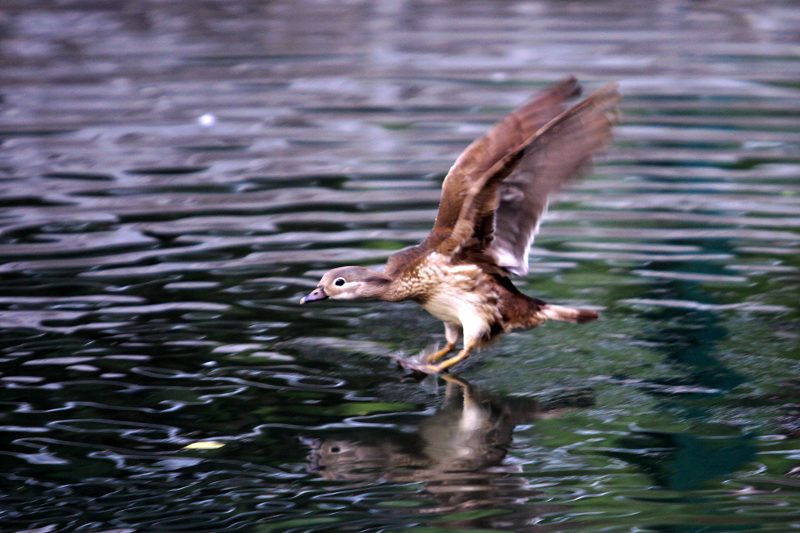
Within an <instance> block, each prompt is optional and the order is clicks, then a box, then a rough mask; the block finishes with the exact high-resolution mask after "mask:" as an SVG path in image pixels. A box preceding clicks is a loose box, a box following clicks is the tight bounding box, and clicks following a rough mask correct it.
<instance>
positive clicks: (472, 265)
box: [300, 77, 620, 374]
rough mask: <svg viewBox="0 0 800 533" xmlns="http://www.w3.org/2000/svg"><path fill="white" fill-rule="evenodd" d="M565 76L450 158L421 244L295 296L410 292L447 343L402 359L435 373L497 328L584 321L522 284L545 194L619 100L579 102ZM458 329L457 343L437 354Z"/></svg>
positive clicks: (587, 152)
mask: <svg viewBox="0 0 800 533" xmlns="http://www.w3.org/2000/svg"><path fill="white" fill-rule="evenodd" d="M579 93H580V86H579V85H578V82H577V80H575V78H572V77H570V78H567V79H565V80H563V81H561V82H559V83H556V84H555V85H552V86H550V87H548V88H547V89H545V90H543V91H542V92H540V93H539V94H537V95H535V96H534V97H533V98H532V99H531V100H529V101H528V102H527V103H525V104H524V105H522V106H521V107H519V108H518V109H516V110H515V111H513V112H512V113H511V114H509V115H508V116H506V117H505V118H504V119H503V120H502V121H501V122H499V123H498V124H496V125H495V126H494V127H492V129H490V130H489V131H488V132H487V133H486V134H485V135H484V136H483V137H480V138H478V139H476V140H475V141H473V142H472V144H470V145H469V146H468V147H467V148H466V149H465V150H464V152H463V153H462V154H461V155H460V156H459V157H458V159H456V162H455V163H454V164H453V166H452V167H451V168H450V171H449V172H448V173H447V176H446V177H445V179H444V182H443V183H442V194H441V198H440V200H439V211H438V213H437V215H436V221H435V222H434V224H433V229H432V230H431V232H430V234H429V235H428V236H427V237H426V238H425V240H423V241H422V242H421V243H420V244H418V245H416V246H412V247H409V248H405V249H403V250H400V251H398V252H396V253H395V254H393V255H392V256H390V257H389V259H388V261H387V263H386V266H385V268H384V270H383V271H377V270H371V269H367V268H364V267H360V266H344V267H339V268H334V269H333V270H330V271H329V272H327V273H326V274H325V275H324V276H322V279H321V280H320V282H319V284H318V285H317V287H316V288H315V289H314V290H313V291H312V292H311V293H310V294H308V295H307V296H305V297H304V298H303V299H302V300H300V303H309V302H317V301H321V300H326V299H331V300H384V301H389V302H399V301H406V300H412V301H415V302H417V303H418V304H420V305H421V306H422V307H423V308H424V309H425V310H426V311H428V312H429V313H430V314H432V315H433V316H435V317H436V318H438V319H439V320H441V321H442V322H444V331H445V338H446V339H447V344H446V345H445V346H444V347H443V348H442V349H441V350H439V351H437V352H435V353H432V354H429V355H427V356H426V357H425V358H424V359H423V360H422V361H421V362H412V361H410V360H409V361H408V362H406V363H404V364H405V366H407V367H409V368H411V369H413V370H418V371H421V372H425V373H429V374H435V373H439V372H442V371H444V370H447V369H449V368H450V367H452V366H453V365H455V364H457V363H459V362H461V361H463V360H464V359H466V358H467V357H468V356H469V354H470V352H471V351H472V350H474V349H475V348H477V347H480V346H482V345H484V344H486V343H488V342H489V341H490V340H492V339H493V338H495V337H497V336H498V335H500V334H502V333H505V332H508V331H511V330H515V329H527V328H534V327H536V326H538V325H539V324H541V323H542V322H545V321H547V320H562V321H567V322H576V323H583V322H588V321H590V320H594V319H596V318H597V316H598V315H597V313H596V312H595V311H592V310H590V309H579V308H574V307H567V306H561V305H554V304H549V303H546V302H544V301H542V300H539V299H537V298H531V297H529V296H527V295H525V294H523V293H522V292H520V291H519V290H518V289H517V288H516V287H515V286H514V284H513V283H512V281H511V276H512V275H517V276H524V275H526V274H527V273H528V251H529V249H530V246H531V243H532V242H533V238H534V236H535V235H536V233H537V231H538V229H539V223H540V222H541V219H542V217H543V216H544V214H545V211H546V210H547V204H548V200H549V198H550V197H551V195H552V194H553V193H554V192H556V191H557V190H558V189H560V188H561V187H562V186H563V185H565V184H567V183H569V182H571V181H575V180H576V179H578V178H579V177H580V175H581V171H582V169H583V168H584V167H585V166H586V164H587V163H588V162H589V160H590V158H591V156H592V154H593V153H595V152H596V151H598V150H600V149H601V148H603V147H604V146H605V145H606V144H607V143H608V142H609V140H610V139H611V128H612V126H613V124H614V123H615V122H616V117H617V106H618V103H619V100H620V95H619V92H618V91H617V87H616V85H615V84H609V85H606V86H604V87H602V88H600V89H599V90H597V91H596V92H594V93H593V94H591V95H590V96H588V97H587V98H586V99H584V100H583V101H581V102H580V103H578V104H576V105H574V106H572V107H567V106H566V104H565V102H566V101H567V100H568V99H570V98H572V97H575V96H577V95H578V94H579ZM462 334H463V337H464V341H463V348H462V349H461V350H460V351H459V352H458V353H457V354H456V355H455V356H452V357H450V358H448V359H444V358H445V356H446V355H448V354H450V353H451V352H452V351H453V350H454V349H455V347H456V343H457V342H458V340H459V337H460V336H461V335H462Z"/></svg>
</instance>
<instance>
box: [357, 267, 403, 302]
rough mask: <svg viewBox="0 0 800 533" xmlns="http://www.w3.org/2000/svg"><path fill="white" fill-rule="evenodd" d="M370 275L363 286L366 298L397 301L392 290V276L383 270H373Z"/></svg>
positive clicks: (363, 293)
mask: <svg viewBox="0 0 800 533" xmlns="http://www.w3.org/2000/svg"><path fill="white" fill-rule="evenodd" d="M371 274H372V276H370V277H369V278H368V279H367V280H365V281H366V283H364V286H363V288H362V295H363V297H364V298H368V299H370V300H385V301H389V302H391V301H395V300H396V298H394V297H393V292H394V291H393V290H392V278H390V277H389V276H387V275H385V274H384V273H383V272H377V271H372V272H371Z"/></svg>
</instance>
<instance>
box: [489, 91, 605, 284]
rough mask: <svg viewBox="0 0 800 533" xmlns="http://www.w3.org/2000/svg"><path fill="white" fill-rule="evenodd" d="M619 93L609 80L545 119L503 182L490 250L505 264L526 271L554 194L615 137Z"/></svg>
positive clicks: (517, 272) (516, 272)
mask: <svg viewBox="0 0 800 533" xmlns="http://www.w3.org/2000/svg"><path fill="white" fill-rule="evenodd" d="M619 100H620V96H619V93H618V92H617V88H616V86H615V85H607V86H605V87H603V88H601V89H600V90H598V91H597V92H595V93H594V94H592V95H591V96H590V97H589V98H587V99H586V100H584V101H583V102H581V103H580V104H578V105H577V106H575V107H574V108H572V109H570V110H569V111H566V112H565V113H564V114H562V115H560V116H559V117H557V118H556V119H555V120H553V121H552V122H551V123H550V124H548V125H547V127H546V128H545V130H544V131H542V132H541V133H540V134H538V135H537V136H536V137H535V138H534V139H533V141H532V142H531V143H530V144H529V145H528V146H527V147H526V148H525V149H524V154H523V155H522V157H521V158H520V160H519V163H518V164H517V166H516V168H514V170H513V171H512V172H511V173H510V175H509V176H508V177H507V178H506V179H505V180H504V181H502V184H501V185H500V194H499V201H500V204H499V206H498V208H497V210H496V212H495V213H494V235H493V239H492V241H491V243H490V244H489V247H488V249H487V250H486V251H487V253H488V255H490V256H491V257H493V258H494V259H495V261H496V262H497V264H498V265H499V266H501V267H503V268H505V269H506V270H508V271H510V272H512V273H514V274H517V275H520V276H523V275H525V274H527V273H528V252H529V250H530V247H531V244H532V243H533V239H534V237H535V236H536V233H537V232H538V230H539V224H540V223H541V221H542V217H543V216H544V214H545V212H546V210H547V205H548V200H549V198H550V196H551V195H552V194H553V193H554V192H556V191H558V190H559V189H560V188H561V187H562V186H563V185H565V184H567V183H569V182H571V181H574V180H577V179H578V178H580V177H581V169H582V168H583V167H584V166H585V165H586V163H588V162H589V159H590V158H591V156H592V154H593V153H594V152H596V151H597V150H599V149H601V148H602V147H603V146H605V145H606V144H607V143H608V141H609V140H610V138H611V127H612V125H613V124H614V122H615V121H616V116H617V110H616V108H617V104H618V103H619Z"/></svg>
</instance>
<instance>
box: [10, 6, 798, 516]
mask: <svg viewBox="0 0 800 533" xmlns="http://www.w3.org/2000/svg"><path fill="white" fill-rule="evenodd" d="M0 27H1V28H2V31H0V66H1V68H0V146H1V148H2V151H0V179H1V180H2V181H0V205H2V210H0V258H2V262H1V263H0V309H1V312H0V328H2V329H0V353H1V354H2V358H0V383H2V385H1V386H2V388H1V389H0V401H1V402H2V406H3V409H2V411H0V412H2V418H0V424H1V425H0V430H2V431H0V435H1V436H2V437H0V438H2V446H0V458H1V460H2V467H1V468H0V490H2V498H0V509H2V510H1V511H0V512H1V513H2V514H0V519H1V520H2V529H4V530H9V531H13V530H25V529H32V528H39V529H37V531H48V532H49V531H74V530H81V531H109V530H115V531H134V530H137V531H166V530H184V531H221V530H224V529H231V530H234V529H239V530H257V531H260V532H267V531H288V530H292V531H310V530H314V531H322V530H328V531H333V530H336V531H345V530H347V531H356V530H364V531H377V530H382V531H399V530H401V529H404V528H408V527H412V526H416V527H418V528H419V529H420V530H424V531H440V530H459V531H470V530H481V531H486V530H516V531H519V530H536V531H539V530H543V531H551V530H571V529H583V530H590V531H599V530H608V531H621V530H631V529H636V530H639V531H642V530H647V531H733V530H753V529H757V530H762V531H784V530H786V529H788V528H790V527H800V511H798V509H800V490H798V489H800V445H799V444H798V438H800V379H799V378H798V375H800V374H798V370H799V365H798V356H799V355H800V349H798V347H799V346H800V340H799V338H798V337H799V336H800V328H798V318H800V290H798V286H799V285H800V275H799V274H798V268H800V259H798V258H799V257H800V255H799V253H798V252H800V127H798V123H799V122H798V121H799V119H800V85H799V84H798V79H800V54H798V50H800V48H799V47H800V32H798V28H800V11H798V10H797V9H796V4H795V3H792V2H785V3H784V2H770V3H766V2H764V3H756V5H752V3H745V2H729V1H722V0H719V1H713V0H712V1H707V2H682V1H673V0H670V1H665V2H659V3H657V4H654V3H645V2H642V3H636V2H623V1H608V2H592V3H589V2H522V1H519V2H513V1H509V2H491V3H489V2H462V1H458V2H455V1H454V2H441V3H429V2H412V1H399V2H398V1H388V0H387V1H378V2H359V1H354V2H346V3H340V2H330V3H327V2H315V1H312V0H304V1H302V2H297V1H295V2H271V3H266V2H264V3H262V2H256V1H242V2H234V3H228V2H203V3H200V2H173V1H167V0H154V1H151V2H146V3H144V2H110V3H102V2H90V1H83V0H75V1H59V2H50V1H44V0H25V1H22V0H6V2H4V8H3V11H2V12H0ZM570 73H574V74H576V75H577V76H578V77H580V78H581V79H583V80H584V81H585V84H586V85H587V86H588V88H594V87H597V86H599V85H600V84H601V83H603V82H606V81H610V80H616V81H619V82H620V83H621V88H622V91H623V93H624V95H625V101H624V110H623V111H624V115H623V122H622V124H621V126H620V127H619V128H618V130H617V135H616V140H615V144H614V146H613V147H612V149H611V150H610V151H609V152H608V153H607V154H606V155H605V157H604V158H603V159H602V161H600V162H599V163H598V164H597V165H596V167H595V168H594V171H593V173H592V175H591V176H590V178H589V179H588V180H587V181H585V182H584V183H582V184H581V185H579V186H578V187H576V188H574V189H571V190H569V191H567V192H565V193H564V194H563V195H562V196H561V197H560V202H559V203H558V204H556V205H554V206H552V209H551V214H550V216H549V218H548V220H547V221H546V223H545V224H544V226H543V231H542V233H541V235H540V238H539V239H538V240H537V242H536V246H535V249H534V254H533V256H534V258H533V264H532V275H531V276H530V278H529V279H527V280H523V281H520V282H519V284H520V285H521V286H522V287H523V288H524V289H525V290H526V291H527V292H529V293H530V294H535V295H537V296H539V297H541V298H544V299H547V300H552V301H557V302H562V303H568V304H569V303H573V304H583V305H587V304H591V305H596V306H599V307H601V308H602V310H603V316H602V319H601V320H599V321H597V322H595V323H592V324H588V325H585V326H581V327H576V326H574V325H569V324H548V325H546V326H545V327H542V328H540V329H538V330H536V331H532V332H523V333H519V334H513V335H509V336H507V337H505V338H504V339H503V340H502V341H501V342H499V343H497V344H495V345H494V346H492V347H491V348H489V349H487V350H486V351H484V352H483V353H481V354H479V355H477V356H475V357H473V358H471V362H470V363H469V364H468V365H465V366H464V367H462V368H459V377H458V378H449V379H448V380H447V381H443V380H439V382H438V383H435V382H434V381H433V380H430V379H429V380H427V381H425V382H423V383H416V382H413V381H407V380H404V379H403V374H402V372H401V371H400V370H398V369H397V368H396V367H395V366H394V365H393V364H392V363H391V362H390V358H389V356H391V355H394V354H405V355H414V354H416V353H418V352H419V350H421V349H423V348H424V347H425V346H426V345H432V344H435V343H437V342H441V337H442V332H441V331H440V330H441V325H440V324H439V323H438V322H437V321H436V320H434V319H433V318H431V317H429V316H427V315H426V314H424V313H423V312H422V311H421V310H419V309H417V308H415V306H414V305H411V304H409V305H405V304H403V305H380V304H364V305H360V304H352V305H347V304H345V305H319V306H315V307H309V306H304V307H300V306H299V305H298V304H297V301H298V299H299V297H300V296H301V295H302V294H303V293H304V292H306V291H307V290H308V288H309V287H312V286H314V284H315V283H316V280H317V278H318V276H319V275H320V273H321V272H323V271H325V270H326V269H328V268H331V267H332V266H336V265H339V264H341V263H343V262H345V263H352V262H357V263H361V264H373V263H379V262H381V261H382V260H383V259H384V258H385V257H386V256H387V255H388V254H390V253H391V252H392V251H394V250H396V249H398V248H399V247H402V246H404V245H408V244H412V243H414V242H416V241H417V240H419V239H420V238H422V237H423V236H424V235H425V233H426V232H427V230H428V229H429V227H430V224H431V222H432V219H433V215H434V213H435V208H436V202H437V198H438V188H439V183H440V180H441V178H442V176H443V174H444V172H445V171H446V170H447V168H448V167H449V165H450V164H451V162H452V160H453V159H454V157H455V156H456V155H457V154H458V152H459V151H460V150H461V149H462V148H463V147H464V146H465V145H466V144H467V143H468V142H469V141H470V140H471V139H472V138H474V137H475V136H477V135H478V134H480V133H481V132H482V131H483V130H484V129H485V128H487V127H488V126H489V125H490V124H491V123H492V122H493V121H495V120H497V119H498V118H499V117H501V116H502V115H503V113H505V112H507V111H508V110H510V109H511V108H513V107H514V106H515V105H516V104H518V103H520V102H522V101H523V100H524V99H525V98H526V97H527V96H528V94H529V93H531V92H532V91H533V90H535V89H536V88H538V87H541V86H544V85H545V84H546V83H548V82H551V81H554V80H556V79H559V78H561V77H562V76H564V75H566V74H570ZM423 527H424V528H427V529H422V528H423Z"/></svg>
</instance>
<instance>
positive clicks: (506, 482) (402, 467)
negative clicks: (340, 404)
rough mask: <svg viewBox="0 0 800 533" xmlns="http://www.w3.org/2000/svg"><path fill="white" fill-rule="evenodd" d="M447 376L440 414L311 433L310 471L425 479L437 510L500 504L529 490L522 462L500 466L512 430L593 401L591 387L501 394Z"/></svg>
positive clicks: (351, 477) (334, 476) (333, 476)
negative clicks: (544, 394) (406, 423)
mask: <svg viewBox="0 0 800 533" xmlns="http://www.w3.org/2000/svg"><path fill="white" fill-rule="evenodd" d="M441 377H442V379H444V380H445V382H446V388H445V392H444V394H443V399H442V403H441V405H440V406H439V408H438V410H437V412H436V413H435V414H434V415H432V416H429V417H426V418H425V419H424V420H423V421H422V422H421V423H419V424H418V425H415V426H412V427H411V428H409V430H407V431H401V430H385V429H383V430H376V429H354V430H351V431H348V433H347V435H346V436H343V437H330V438H325V439H305V442H306V444H307V445H308V446H309V448H310V454H309V464H310V468H311V470H312V471H314V472H317V473H318V474H319V475H320V476H322V477H323V478H325V479H330V480H347V481H378V480H383V481H393V482H408V481H422V482H424V483H425V488H426V490H427V492H428V493H429V494H434V495H435V496H436V498H437V500H438V501H439V504H440V506H437V507H436V509H435V510H436V511H442V510H446V509H451V510H452V509H458V508H465V507H470V508H473V507H475V506H480V505H481V503H492V504H494V505H496V504H498V503H500V502H501V501H518V499H519V498H525V497H526V496H528V497H529V496H530V491H529V490H527V489H526V483H525V481H524V479H523V478H522V477H521V476H518V475H514V474H515V473H518V472H519V471H520V470H521V468H520V466H519V465H513V464H512V465H508V464H506V465H501V463H502V462H503V459H504V458H505V457H506V454H507V453H508V449H509V446H510V445H511V441H512V435H513V432H514V428H515V427H516V426H518V425H520V424H526V423H530V422H532V421H533V420H534V419H535V418H536V417H537V416H541V415H543V414H550V415H552V414H553V413H554V412H555V411H557V410H559V409H563V408H570V407H585V406H589V405H592V404H593V394H592V391H591V390H590V389H580V390H572V391H564V392H562V393H560V394H559V395H558V397H557V398H549V399H546V400H536V399H533V398H514V397H501V396H498V395H496V394H492V393H489V392H486V391H483V390H480V389H478V388H476V387H474V386H472V385H470V384H469V383H468V382H466V381H464V380H463V379H461V378H458V377H456V376H453V375H447V374H444V375H442V376H441Z"/></svg>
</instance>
